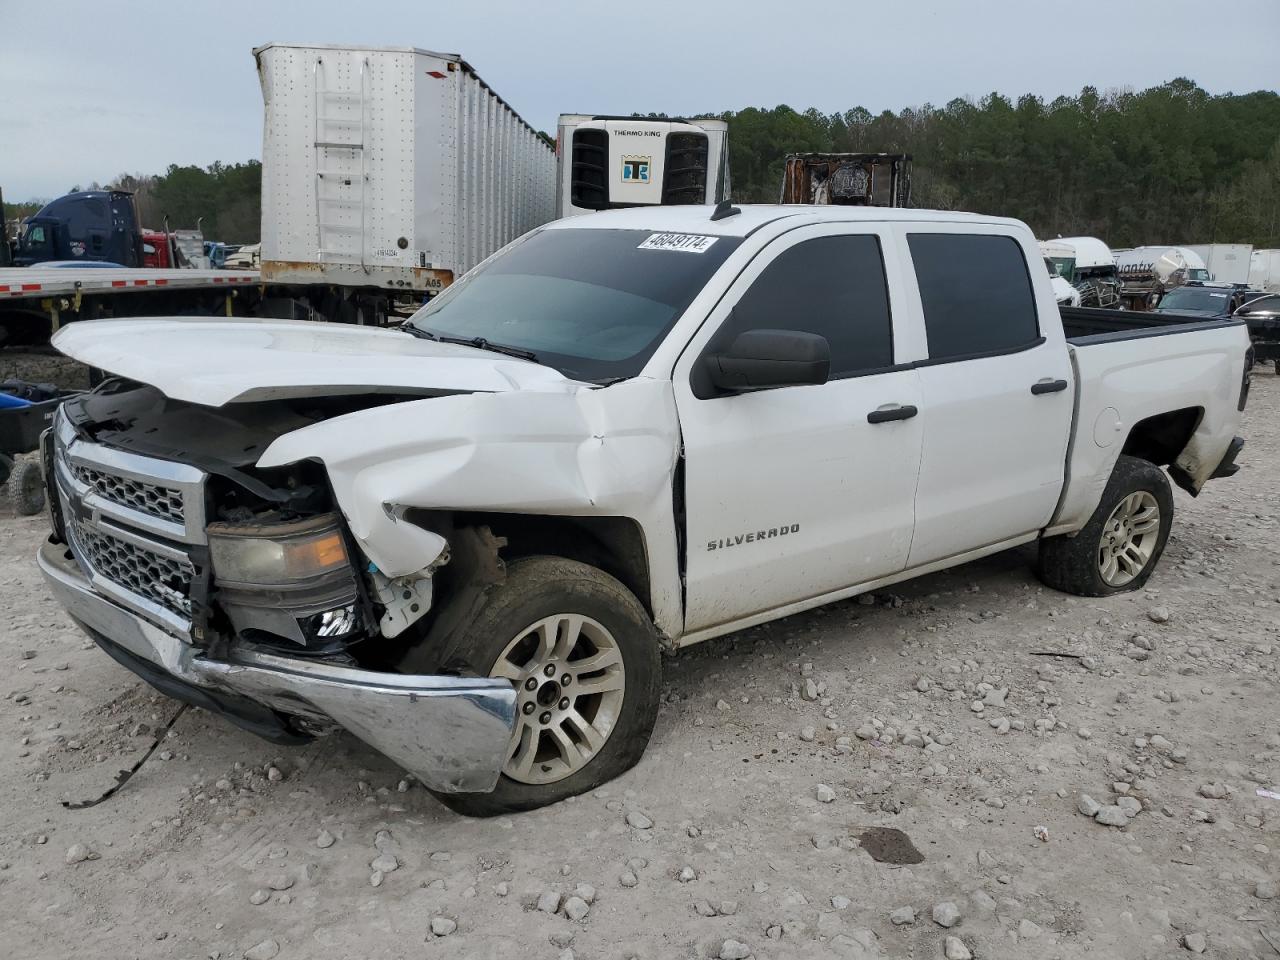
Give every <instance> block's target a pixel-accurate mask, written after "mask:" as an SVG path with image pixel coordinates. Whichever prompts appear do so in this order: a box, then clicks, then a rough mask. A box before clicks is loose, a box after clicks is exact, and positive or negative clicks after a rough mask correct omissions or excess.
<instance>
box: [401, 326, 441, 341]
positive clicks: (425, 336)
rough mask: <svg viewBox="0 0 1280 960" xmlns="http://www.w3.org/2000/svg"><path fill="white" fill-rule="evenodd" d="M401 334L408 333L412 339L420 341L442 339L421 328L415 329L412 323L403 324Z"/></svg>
mask: <svg viewBox="0 0 1280 960" xmlns="http://www.w3.org/2000/svg"><path fill="white" fill-rule="evenodd" d="M400 332H401V333H407V334H408V335H409V336H411V337H417V338H418V339H419V340H439V339H440V338H439V337H437V336H436V335H435V334H434V333H431V332H429V331H427V330H423V329H422V328H421V327H415V326H414V325H413V324H411V323H404V324H401V325H400Z"/></svg>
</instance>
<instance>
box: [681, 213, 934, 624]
mask: <svg viewBox="0 0 1280 960" xmlns="http://www.w3.org/2000/svg"><path fill="white" fill-rule="evenodd" d="M889 241H890V238H889V236H888V234H887V233H885V232H884V231H883V230H882V229H880V228H878V227H877V226H876V225H873V224H866V225H863V224H823V225H821V226H812V227H804V228H800V229H796V230H793V231H791V232H789V233H786V234H783V235H782V237H780V238H778V239H777V240H775V241H773V242H772V243H771V244H769V245H768V246H766V247H765V248H764V250H763V251H762V252H761V253H760V254H759V255H758V256H757V257H756V258H755V259H754V260H753V261H752V263H751V264H750V265H749V266H748V267H747V269H746V270H745V271H743V273H742V275H741V276H740V277H739V278H738V279H737V281H736V282H735V283H734V285H733V287H732V288H730V290H729V292H728V293H727V294H726V296H725V297H724V298H723V299H722V300H721V302H720V304H719V305H718V306H717V307H716V309H715V310H714V311H713V313H712V314H711V316H710V317H709V318H708V321H707V323H706V324H704V325H703V328H702V330H701V331H700V332H699V334H698V336H697V337H695V339H694V340H693V342H692V343H691V344H690V346H689V348H688V349H686V351H685V353H684V354H683V355H682V357H681V359H680V361H679V363H678V364H677V367H676V372H675V385H676V386H675V388H676V403H677V407H678V410H679V415H680V424H681V430H682V432H683V440H684V490H685V524H686V532H687V538H686V542H687V564H686V595H687V605H686V616H685V630H686V632H692V631H695V630H699V629H704V628H708V627H714V626H716V625H719V624H724V623H729V622H734V621H739V620H743V619H745V618H749V617H751V616H752V615H753V614H758V613H763V612H765V611H770V610H775V609H777V608H780V607H784V606H787V605H788V604H793V603H798V602H802V601H805V600H808V599H810V598H814V597H818V596H822V595H824V594H828V593H831V592H834V591H837V590H839V589H841V588H843V587H847V586H851V585H853V584H857V583H860V582H864V581H867V580H871V579H874V578H876V577H880V576H885V575H887V574H890V573H894V572H897V571H899V570H901V569H902V568H903V567H904V565H905V564H906V560H907V555H908V552H909V550H910V545H911V531H912V525H913V502H914V497H915V486H916V474H917V469H918V466H919V459H920V444H921V428H920V422H919V419H918V418H916V417H912V416H910V410H911V408H918V406H919V404H920V387H919V381H918V379H917V376H916V373H915V371H914V370H912V369H910V368H904V369H896V368H895V367H894V343H893V325H892V323H893V322H892V314H891V310H890V305H891V302H896V299H897V291H898V290H899V287H900V277H899V275H898V273H897V271H896V270H889V271H886V269H885V258H884V256H883V250H884V248H885V247H886V246H888V244H889ZM891 263H892V261H891ZM753 329H771V330H779V329H780V330H799V331H805V332H809V333H815V334H819V335H821V336H823V337H826V338H827V340H828V342H829V344H830V347H831V375H830V379H829V380H828V382H827V383H825V384H822V385H817V386H796V387H782V388H776V389H767V390H759V391H755V392H750V393H735V394H720V393H716V392H715V390H714V388H713V387H711V386H710V384H709V381H708V380H707V379H706V378H705V377H704V375H703V369H704V368H703V367H702V358H703V357H704V356H705V355H707V354H709V353H716V352H720V351H722V350H724V349H726V348H727V346H728V345H729V343H731V342H732V340H733V339H734V338H735V337H736V336H737V335H738V334H740V333H742V332H744V331H746V330H753ZM877 411H879V413H878V415H876V416H873V417H872V420H873V421H875V422H870V421H869V420H868V415H869V414H875V413H877ZM886 414H887V415H886Z"/></svg>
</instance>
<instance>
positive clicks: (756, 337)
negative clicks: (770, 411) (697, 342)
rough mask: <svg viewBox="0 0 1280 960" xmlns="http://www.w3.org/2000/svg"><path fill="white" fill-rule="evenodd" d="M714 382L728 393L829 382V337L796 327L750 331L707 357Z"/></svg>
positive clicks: (704, 360) (705, 360)
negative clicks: (724, 350)
mask: <svg viewBox="0 0 1280 960" xmlns="http://www.w3.org/2000/svg"><path fill="white" fill-rule="evenodd" d="M703 363H704V364H705V365H706V368H707V372H708V374H709V375H710V377H711V382H712V383H713V384H715V386H716V388H717V389H719V390H721V391H725V392H728V393H740V392H742V391H746V390H764V389H767V388H769V387H798V386H804V385H813V384H819V383H826V382H827V377H828V376H829V375H830V373H831V346H830V344H828V343H827V338H826V337H822V336H819V335H818V334H816V333H801V332H800V331H796V330H747V331H746V332H745V333H740V334H738V336H737V339H735V340H734V341H733V344H732V345H731V346H730V347H729V349H728V351H727V352H725V353H716V354H711V355H709V356H707V357H705V358H704V359H703Z"/></svg>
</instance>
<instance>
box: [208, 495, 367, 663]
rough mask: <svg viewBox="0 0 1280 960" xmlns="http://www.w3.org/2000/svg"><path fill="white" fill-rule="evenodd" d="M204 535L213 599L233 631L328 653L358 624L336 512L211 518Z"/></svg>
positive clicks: (351, 572)
mask: <svg viewBox="0 0 1280 960" xmlns="http://www.w3.org/2000/svg"><path fill="white" fill-rule="evenodd" d="M208 535H209V560H210V563H211V565H212V567H213V577H214V586H215V588H216V589H217V592H218V594H217V600H218V602H219V604H220V605H221V607H222V608H223V610H224V611H225V612H226V614H227V616H228V618H229V619H230V620H231V624H232V626H233V627H234V628H235V631H236V633H237V634H238V635H241V636H246V637H250V638H253V639H255V640H259V641H261V640H264V639H268V638H269V637H276V638H284V639H285V640H288V641H290V642H291V643H292V644H296V645H298V646H300V647H303V648H305V649H307V650H309V651H312V652H315V653H332V652H335V651H336V650H338V649H340V648H341V646H342V643H343V641H345V640H347V639H350V638H351V637H353V636H354V635H356V634H358V633H360V632H361V631H362V628H363V617H362V615H361V612H360V611H361V608H360V604H359V601H358V594H357V587H356V578H355V570H354V568H353V567H352V565H351V559H350V557H349V556H348V554H347V546H346V539H345V537H344V536H343V531H342V527H341V525H340V523H339V520H338V517H337V515H336V514H332V513H326V514H322V515H320V516H318V517H310V518H308V519H306V520H286V521H268V522H260V523H211V524H209V527H208ZM264 635H266V636H264Z"/></svg>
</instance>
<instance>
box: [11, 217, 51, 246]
mask: <svg viewBox="0 0 1280 960" xmlns="http://www.w3.org/2000/svg"><path fill="white" fill-rule="evenodd" d="M47 243H48V238H47V237H46V236H45V232H44V227H42V226H41V225H40V224H38V223H29V224H23V227H22V232H21V233H19V234H18V246H19V248H20V249H22V250H39V249H41V248H42V247H44V246H46V245H47Z"/></svg>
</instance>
